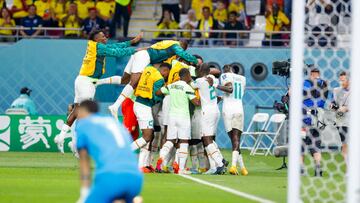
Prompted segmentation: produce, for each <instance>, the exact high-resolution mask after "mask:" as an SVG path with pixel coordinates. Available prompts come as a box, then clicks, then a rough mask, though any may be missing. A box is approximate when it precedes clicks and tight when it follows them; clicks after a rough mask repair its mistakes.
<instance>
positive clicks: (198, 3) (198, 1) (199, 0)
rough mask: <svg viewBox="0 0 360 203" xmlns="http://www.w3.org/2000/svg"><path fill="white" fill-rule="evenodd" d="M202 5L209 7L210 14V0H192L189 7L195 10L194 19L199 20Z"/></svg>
mask: <svg viewBox="0 0 360 203" xmlns="http://www.w3.org/2000/svg"><path fill="white" fill-rule="evenodd" d="M204 7H207V8H209V9H210V14H211V13H212V10H213V6H212V2H211V0H192V3H191V8H192V9H194V10H195V14H196V19H198V20H200V19H201V18H202V12H203V8H204Z"/></svg>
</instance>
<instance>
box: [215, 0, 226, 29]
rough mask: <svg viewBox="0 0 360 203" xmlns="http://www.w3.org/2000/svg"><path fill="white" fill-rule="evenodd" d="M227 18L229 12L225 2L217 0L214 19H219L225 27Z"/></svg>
mask: <svg viewBox="0 0 360 203" xmlns="http://www.w3.org/2000/svg"><path fill="white" fill-rule="evenodd" d="M227 18H228V12H227V10H226V7H225V3H224V2H223V1H222V0H219V1H217V3H216V9H215V11H214V19H215V20H217V21H218V22H219V24H221V26H222V27H224V24H225V22H226V21H227Z"/></svg>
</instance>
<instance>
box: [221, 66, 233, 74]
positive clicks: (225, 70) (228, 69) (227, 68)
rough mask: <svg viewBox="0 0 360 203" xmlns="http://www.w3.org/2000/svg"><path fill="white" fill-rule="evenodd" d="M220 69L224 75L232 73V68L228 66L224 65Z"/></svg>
mask: <svg viewBox="0 0 360 203" xmlns="http://www.w3.org/2000/svg"><path fill="white" fill-rule="evenodd" d="M222 69H223V72H224V73H229V72H233V70H232V67H231V66H230V65H228V64H226V65H224V67H223V68H222Z"/></svg>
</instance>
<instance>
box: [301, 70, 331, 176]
mask: <svg viewBox="0 0 360 203" xmlns="http://www.w3.org/2000/svg"><path fill="white" fill-rule="evenodd" d="M328 93H329V90H328V85H327V82H326V81H325V80H323V79H321V78H320V70H319V69H317V68H313V69H311V72H310V77H309V79H306V80H305V81H304V90H303V95H304V100H303V124H304V129H305V132H306V136H305V138H304V139H303V145H302V148H301V151H302V154H303V155H302V166H301V174H302V175H305V169H304V166H303V164H304V153H305V147H307V148H308V150H309V151H310V153H311V156H312V157H313V159H314V162H315V176H317V177H321V176H322V173H323V171H322V169H321V138H320V130H319V126H318V122H317V121H318V116H319V115H318V114H319V109H324V107H325V103H326V100H327V97H328Z"/></svg>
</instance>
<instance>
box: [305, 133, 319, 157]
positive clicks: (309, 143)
mask: <svg viewBox="0 0 360 203" xmlns="http://www.w3.org/2000/svg"><path fill="white" fill-rule="evenodd" d="M305 148H307V149H308V150H309V151H310V153H311V154H314V153H316V152H320V151H321V138H320V132H319V130H318V129H317V128H310V129H309V133H308V134H307V135H306V137H305V139H303V144H302V146H301V152H302V153H305Z"/></svg>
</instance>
